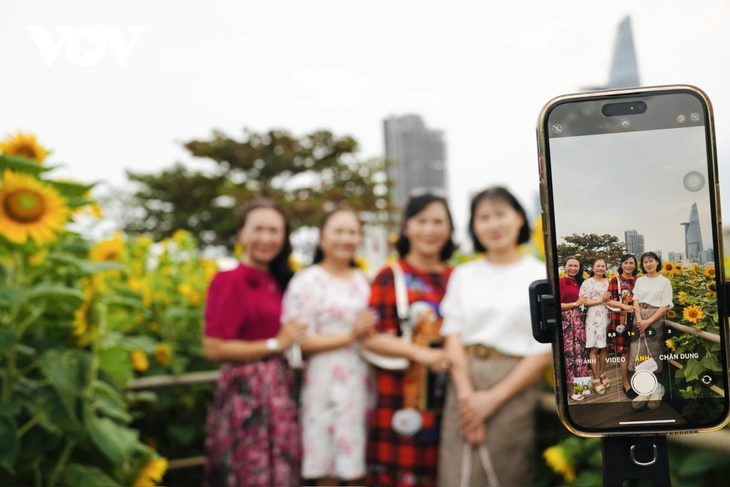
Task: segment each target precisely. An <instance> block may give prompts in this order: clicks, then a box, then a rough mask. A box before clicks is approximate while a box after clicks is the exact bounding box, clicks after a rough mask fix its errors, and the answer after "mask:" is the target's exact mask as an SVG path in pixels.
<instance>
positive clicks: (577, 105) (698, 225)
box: [537, 86, 730, 436]
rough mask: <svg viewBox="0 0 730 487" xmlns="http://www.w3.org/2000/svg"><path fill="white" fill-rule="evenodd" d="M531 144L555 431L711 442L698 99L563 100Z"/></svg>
mask: <svg viewBox="0 0 730 487" xmlns="http://www.w3.org/2000/svg"><path fill="white" fill-rule="evenodd" d="M537 131H538V150H539V165H540V197H541V202H542V211H543V213H542V218H543V232H544V237H545V250H546V261H547V262H546V263H547V268H548V275H549V280H550V285H551V288H552V292H553V294H554V295H555V298H556V304H558V303H559V304H560V307H559V308H557V313H558V320H557V322H558V333H557V334H556V335H557V337H556V343H555V346H554V347H553V349H554V365H555V371H556V392H557V394H558V405H559V413H560V417H561V420H562V421H563V423H564V424H565V425H566V426H567V427H568V429H570V430H571V431H572V432H573V433H575V434H578V435H581V436H610V435H626V434H672V433H689V432H699V431H710V430H714V429H718V428H720V427H721V426H723V425H724V424H725V423H726V422H727V421H728V413H729V411H730V409H729V407H728V390H727V389H728V384H727V378H728V356H727V350H728V343H727V330H726V324H727V318H728V312H727V311H728V310H727V302H726V298H727V297H726V295H725V286H724V283H725V273H724V268H723V247H722V239H721V235H722V234H721V219H720V206H719V202H720V199H719V188H718V175H717V161H716V151H715V136H714V126H713V114H712V107H711V104H710V100H709V99H708V97H707V95H706V94H705V93H703V92H702V91H701V90H699V89H697V88H695V87H692V86H662V87H648V88H637V89H629V90H618V91H604V92H594V93H585V94H576V95H566V96H561V97H558V98H555V99H553V100H551V101H550V102H549V103H548V104H547V105H546V106H545V107H544V109H543V110H542V112H541V114H540V117H539V121H538V128H537Z"/></svg>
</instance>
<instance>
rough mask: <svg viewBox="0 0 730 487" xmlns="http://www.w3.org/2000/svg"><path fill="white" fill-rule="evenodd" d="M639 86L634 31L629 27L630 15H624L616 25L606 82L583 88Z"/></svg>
mask: <svg viewBox="0 0 730 487" xmlns="http://www.w3.org/2000/svg"><path fill="white" fill-rule="evenodd" d="M635 86H641V81H639V64H638V63H637V61H636V49H635V48H634V32H633V30H632V29H631V17H630V16H628V15H627V16H626V17H624V19H623V20H622V21H621V23H620V24H619V25H618V33H617V34H616V44H614V48H613V60H612V61H611V73H610V74H609V81H608V84H607V85H605V86H593V87H587V88H584V89H585V90H586V91H597V90H613V89H616V88H631V87H635Z"/></svg>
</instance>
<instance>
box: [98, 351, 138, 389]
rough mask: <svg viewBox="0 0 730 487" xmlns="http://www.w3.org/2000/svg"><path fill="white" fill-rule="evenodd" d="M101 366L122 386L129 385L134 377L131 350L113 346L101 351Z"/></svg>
mask: <svg viewBox="0 0 730 487" xmlns="http://www.w3.org/2000/svg"><path fill="white" fill-rule="evenodd" d="M99 368H100V369H101V370H103V371H104V372H106V373H107V374H109V375H110V376H111V377H112V378H113V379H114V380H115V381H117V384H118V385H120V386H125V385H127V382H129V379H131V378H132V362H131V361H130V360H129V350H127V349H124V348H122V347H112V348H109V349H106V350H102V351H100V352H99Z"/></svg>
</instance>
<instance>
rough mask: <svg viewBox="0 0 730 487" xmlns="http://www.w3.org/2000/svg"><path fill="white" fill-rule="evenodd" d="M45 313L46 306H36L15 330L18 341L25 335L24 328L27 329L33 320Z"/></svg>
mask: <svg viewBox="0 0 730 487" xmlns="http://www.w3.org/2000/svg"><path fill="white" fill-rule="evenodd" d="M45 311H46V305H45V304H42V305H40V306H38V307H37V308H34V309H33V312H31V313H30V314H29V315H28V316H27V317H26V318H25V320H23V322H22V323H21V324H20V325H19V326H18V329H17V330H16V332H15V333H16V336H17V338H18V341H20V339H21V338H22V337H23V333H25V330H26V328H28V327H29V326H30V325H31V324H32V323H33V322H34V321H35V320H37V319H38V318H40V317H41V315H42V314H43V313H44V312H45Z"/></svg>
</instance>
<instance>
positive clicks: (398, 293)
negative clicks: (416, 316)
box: [390, 262, 410, 322]
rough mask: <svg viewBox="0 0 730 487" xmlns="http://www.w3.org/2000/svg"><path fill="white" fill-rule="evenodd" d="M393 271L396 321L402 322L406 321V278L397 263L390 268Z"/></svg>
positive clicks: (407, 304) (407, 306) (407, 305)
mask: <svg viewBox="0 0 730 487" xmlns="http://www.w3.org/2000/svg"><path fill="white" fill-rule="evenodd" d="M390 269H391V270H392V271H393V282H394V285H395V308H396V312H397V313H398V320H399V321H401V322H403V321H406V320H408V308H409V306H410V305H409V303H408V286H406V276H405V275H404V274H403V268H402V267H401V266H400V264H399V263H398V262H395V263H393V264H392V265H391V266H390Z"/></svg>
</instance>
